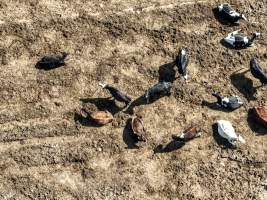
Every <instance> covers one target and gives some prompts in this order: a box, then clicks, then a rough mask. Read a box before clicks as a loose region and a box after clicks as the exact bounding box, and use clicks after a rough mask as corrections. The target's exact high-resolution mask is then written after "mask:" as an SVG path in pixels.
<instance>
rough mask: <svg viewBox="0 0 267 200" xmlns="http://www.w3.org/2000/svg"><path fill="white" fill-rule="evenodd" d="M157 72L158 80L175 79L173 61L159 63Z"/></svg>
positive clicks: (171, 80)
mask: <svg viewBox="0 0 267 200" xmlns="http://www.w3.org/2000/svg"><path fill="white" fill-rule="evenodd" d="M158 73H159V82H171V83H173V82H174V81H175V76H176V71H175V62H170V63H167V64H164V65H161V66H160V67H159V70H158Z"/></svg>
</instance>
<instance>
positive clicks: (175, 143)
mask: <svg viewBox="0 0 267 200" xmlns="http://www.w3.org/2000/svg"><path fill="white" fill-rule="evenodd" d="M184 145H185V142H184V141H179V140H175V139H173V140H171V141H170V142H169V143H167V144H159V145H158V146H156V147H155V148H154V150H153V151H154V154H157V153H169V152H172V151H176V150H178V149H181V148H182V147H183V146H184Z"/></svg>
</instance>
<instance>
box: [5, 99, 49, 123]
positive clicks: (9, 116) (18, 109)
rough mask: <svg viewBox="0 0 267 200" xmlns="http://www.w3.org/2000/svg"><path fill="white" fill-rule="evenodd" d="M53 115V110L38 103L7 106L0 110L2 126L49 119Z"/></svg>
mask: <svg viewBox="0 0 267 200" xmlns="http://www.w3.org/2000/svg"><path fill="white" fill-rule="evenodd" d="M50 114H51V110H50V109H49V108H47V107H45V106H43V105H40V104H38V103H35V104H26V105H20V106H19V105H17V106H14V107H13V106H5V108H3V109H1V110H0V124H4V123H8V122H13V121H22V120H29V119H34V118H47V117H49V116H50Z"/></svg>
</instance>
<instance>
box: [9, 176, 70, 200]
mask: <svg viewBox="0 0 267 200" xmlns="http://www.w3.org/2000/svg"><path fill="white" fill-rule="evenodd" d="M9 179H10V181H11V182H12V185H13V187H14V188H15V189H16V192H17V193H20V194H21V195H23V196H25V197H26V198H27V199H36V197H38V199H39V200H46V199H58V200H66V199H67V200H73V199H74V197H73V196H72V195H71V193H70V192H67V191H64V190H63V189H61V188H59V187H56V186H55V185H51V184H48V183H46V182H45V180H44V181H42V180H39V179H38V178H34V177H31V176H11V177H9Z"/></svg>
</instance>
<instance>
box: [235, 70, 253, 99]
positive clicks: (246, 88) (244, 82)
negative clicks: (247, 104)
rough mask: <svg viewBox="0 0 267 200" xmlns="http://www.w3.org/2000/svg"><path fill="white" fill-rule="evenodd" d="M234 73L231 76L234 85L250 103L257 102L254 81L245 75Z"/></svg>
mask: <svg viewBox="0 0 267 200" xmlns="http://www.w3.org/2000/svg"><path fill="white" fill-rule="evenodd" d="M247 72H248V71H245V72H242V73H233V74H232V75H231V76H230V79H231V83H232V85H233V86H234V87H235V88H236V89H237V90H238V91H239V92H240V93H241V94H243V96H244V97H245V98H246V99H247V100H248V101H254V100H256V97H255V93H256V92H257V90H256V88H255V87H253V81H252V80H251V79H249V78H247V77H246V76H245V73H247Z"/></svg>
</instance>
